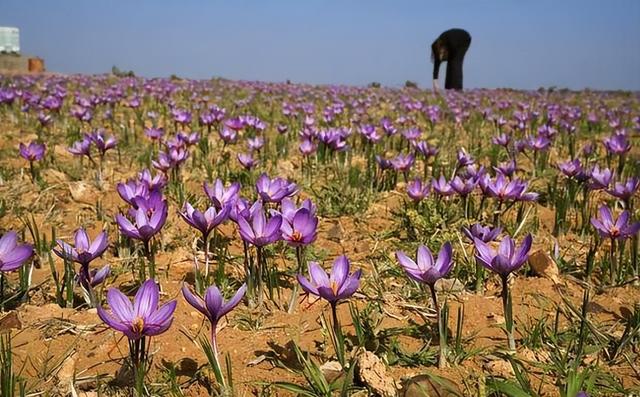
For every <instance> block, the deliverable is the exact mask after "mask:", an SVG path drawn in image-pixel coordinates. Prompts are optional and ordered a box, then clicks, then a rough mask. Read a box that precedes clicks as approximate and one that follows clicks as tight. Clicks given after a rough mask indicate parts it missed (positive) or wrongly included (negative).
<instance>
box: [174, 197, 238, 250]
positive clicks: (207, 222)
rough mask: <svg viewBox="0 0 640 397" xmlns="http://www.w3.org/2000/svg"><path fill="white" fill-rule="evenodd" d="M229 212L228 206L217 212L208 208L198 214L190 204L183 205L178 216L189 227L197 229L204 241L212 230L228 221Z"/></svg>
mask: <svg viewBox="0 0 640 397" xmlns="http://www.w3.org/2000/svg"><path fill="white" fill-rule="evenodd" d="M230 210H231V207H230V206H224V207H222V209H221V210H219V211H218V210H216V207H209V208H208V209H207V210H206V211H205V212H200V211H198V210H196V209H195V208H193V206H192V205H191V204H189V203H185V204H184V207H183V209H182V212H180V216H181V217H182V219H184V220H185V222H187V223H188V224H189V225H191V226H192V227H194V228H195V229H198V230H199V231H200V233H202V235H203V236H204V239H205V241H206V239H207V237H208V236H209V233H211V231H212V230H213V229H215V228H216V227H217V226H218V225H220V224H221V223H222V222H224V221H226V220H227V219H229V211H230Z"/></svg>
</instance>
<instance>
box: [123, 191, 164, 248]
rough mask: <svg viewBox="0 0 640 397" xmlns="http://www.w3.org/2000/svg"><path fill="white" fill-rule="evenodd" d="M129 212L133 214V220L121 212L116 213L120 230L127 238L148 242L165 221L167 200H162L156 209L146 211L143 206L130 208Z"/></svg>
mask: <svg viewBox="0 0 640 397" xmlns="http://www.w3.org/2000/svg"><path fill="white" fill-rule="evenodd" d="M138 202H139V201H138ZM131 213H132V214H133V215H134V216H133V217H132V218H133V222H132V221H130V220H129V219H127V218H126V217H125V216H123V215H122V214H118V215H116V223H117V224H118V226H119V228H120V232H121V233H122V234H124V235H125V236H127V237H129V238H133V239H136V240H141V241H143V242H148V241H149V240H151V238H152V237H153V236H155V235H156V234H157V233H158V232H159V231H160V229H162V227H163V226H164V224H165V222H166V221H167V215H168V206H167V202H166V201H164V200H163V201H162V204H161V205H160V206H159V208H158V209H155V210H153V211H149V212H148V211H145V209H143V208H138V209H134V210H132V211H131Z"/></svg>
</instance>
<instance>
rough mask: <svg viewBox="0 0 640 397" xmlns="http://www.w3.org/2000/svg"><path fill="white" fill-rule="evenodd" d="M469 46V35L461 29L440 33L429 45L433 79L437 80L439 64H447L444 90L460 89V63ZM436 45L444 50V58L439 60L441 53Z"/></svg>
mask: <svg viewBox="0 0 640 397" xmlns="http://www.w3.org/2000/svg"><path fill="white" fill-rule="evenodd" d="M470 44H471V35H470V34H469V33H468V32H467V31H466V30H462V29H450V30H447V31H446V32H444V33H442V34H441V35H440V36H439V37H438V38H437V39H436V41H434V42H433V44H431V54H432V55H433V79H434V80H436V79H438V72H439V71H440V63H441V62H443V61H446V62H447V77H446V79H445V83H444V88H445V89H454V90H461V89H462V63H463V61H464V55H465V54H466V53H467V50H468V49H469V45H470ZM438 45H442V46H443V48H444V50H445V51H444V52H445V54H444V56H445V57H446V58H444V59H440V57H441V51H440V49H439V48H438Z"/></svg>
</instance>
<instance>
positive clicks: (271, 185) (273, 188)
mask: <svg viewBox="0 0 640 397" xmlns="http://www.w3.org/2000/svg"><path fill="white" fill-rule="evenodd" d="M256 191H257V192H258V195H259V196H260V198H261V199H262V200H263V201H264V202H265V203H279V202H280V201H282V199H283V198H285V197H291V196H293V195H295V194H296V193H297V192H298V185H296V184H295V183H293V182H289V181H287V180H285V179H283V178H273V179H270V178H269V177H268V176H267V174H265V173H263V174H261V175H260V176H259V177H258V180H257V181H256Z"/></svg>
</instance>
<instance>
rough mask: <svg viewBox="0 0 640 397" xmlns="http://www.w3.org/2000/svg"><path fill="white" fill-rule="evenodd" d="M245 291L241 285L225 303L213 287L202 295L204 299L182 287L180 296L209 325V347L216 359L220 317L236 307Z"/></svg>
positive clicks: (185, 285)
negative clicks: (200, 314) (207, 321)
mask: <svg viewBox="0 0 640 397" xmlns="http://www.w3.org/2000/svg"><path fill="white" fill-rule="evenodd" d="M246 291H247V285H246V284H242V286H241V287H240V289H238V291H237V292H236V293H235V295H234V296H233V297H232V298H231V299H229V301H227V302H225V301H224V298H223V296H222V293H220V290H219V289H218V287H216V286H215V285H212V286H210V287H209V288H207V290H206V292H205V293H204V299H203V298H202V297H200V296H199V295H198V294H196V293H193V292H191V290H190V289H189V287H188V286H187V284H184V285H183V286H182V295H183V296H184V298H185V299H186V301H187V302H188V303H189V304H190V305H191V306H193V307H194V308H195V309H196V310H197V311H199V312H200V313H202V314H203V315H204V316H205V317H206V318H207V319H208V320H209V322H210V323H211V345H212V346H213V351H214V353H215V355H216V359H217V356H218V343H217V337H216V336H217V327H218V322H219V321H220V319H221V318H222V317H224V316H226V315H227V313H229V312H230V311H231V310H233V309H234V308H235V307H236V306H238V304H239V303H240V301H241V300H242V298H243V297H244V294H245V293H246Z"/></svg>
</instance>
